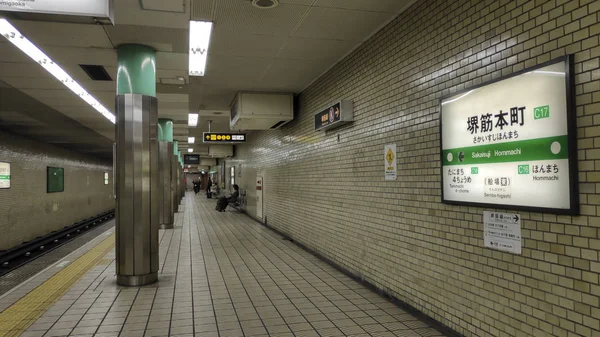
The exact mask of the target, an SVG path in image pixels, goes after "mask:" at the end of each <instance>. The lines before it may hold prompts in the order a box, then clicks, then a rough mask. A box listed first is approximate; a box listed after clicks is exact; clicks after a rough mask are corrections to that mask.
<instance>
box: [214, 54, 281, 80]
mask: <svg viewBox="0 0 600 337" xmlns="http://www.w3.org/2000/svg"><path fill="white" fill-rule="evenodd" d="M269 64H271V60H270V59H262V58H250V57H235V56H219V57H213V58H210V59H209V61H208V63H207V67H206V68H207V70H206V74H207V75H206V76H204V79H203V80H202V83H204V84H209V83H210V84H215V85H218V86H224V85H227V86H229V87H231V86H240V85H241V86H245V87H251V86H252V85H253V84H254V83H256V81H258V80H259V79H260V78H261V76H262V75H263V74H264V72H265V71H266V70H267V68H268V67H269ZM234 83H235V84H234Z"/></svg>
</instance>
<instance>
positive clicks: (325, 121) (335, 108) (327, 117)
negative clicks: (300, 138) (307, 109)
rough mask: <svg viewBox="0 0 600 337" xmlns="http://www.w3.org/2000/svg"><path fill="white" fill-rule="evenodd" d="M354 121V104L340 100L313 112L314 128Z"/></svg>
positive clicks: (332, 126) (319, 128) (330, 127)
mask: <svg viewBox="0 0 600 337" xmlns="http://www.w3.org/2000/svg"><path fill="white" fill-rule="evenodd" d="M352 121H354V104H353V103H352V101H347V100H341V101H338V102H336V103H334V104H331V105H329V106H327V107H326V108H324V109H323V110H321V111H319V112H317V113H316V114H315V130H316V131H321V130H327V129H332V128H334V127H338V126H341V125H344V124H346V123H350V122H352Z"/></svg>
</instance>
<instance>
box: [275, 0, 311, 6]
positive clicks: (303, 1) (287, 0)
mask: <svg viewBox="0 0 600 337" xmlns="http://www.w3.org/2000/svg"><path fill="white" fill-rule="evenodd" d="M315 2H317V0H279V3H280V4H288V5H301V6H312V5H313V4H314V3H315Z"/></svg>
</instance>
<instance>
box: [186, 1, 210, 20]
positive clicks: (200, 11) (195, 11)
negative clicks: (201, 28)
mask: <svg viewBox="0 0 600 337" xmlns="http://www.w3.org/2000/svg"><path fill="white" fill-rule="evenodd" d="M215 4H216V0H192V13H191V18H192V20H196V21H213V8H214V7H215Z"/></svg>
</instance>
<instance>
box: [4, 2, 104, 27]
mask: <svg viewBox="0 0 600 337" xmlns="http://www.w3.org/2000/svg"><path fill="white" fill-rule="evenodd" d="M113 2H114V0H9V1H0V12H1V11H8V12H21V13H39V14H52V15H69V16H71V15H72V16H80V17H93V18H106V19H109V20H110V21H111V22H113V21H114V20H113V18H114V13H113V8H114V4H113Z"/></svg>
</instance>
